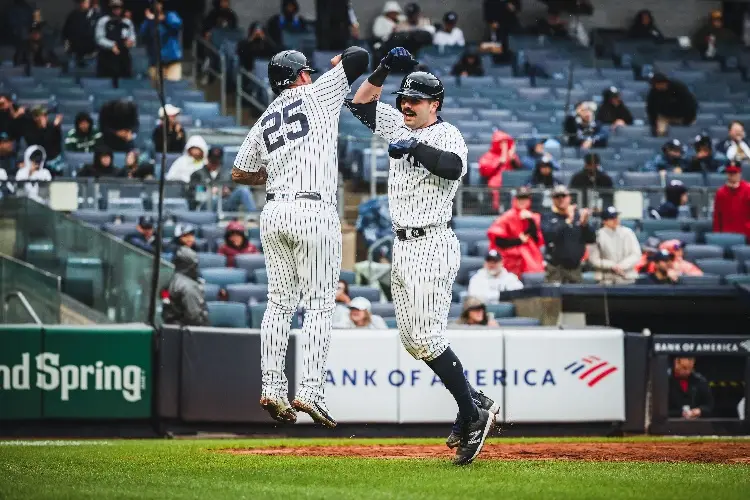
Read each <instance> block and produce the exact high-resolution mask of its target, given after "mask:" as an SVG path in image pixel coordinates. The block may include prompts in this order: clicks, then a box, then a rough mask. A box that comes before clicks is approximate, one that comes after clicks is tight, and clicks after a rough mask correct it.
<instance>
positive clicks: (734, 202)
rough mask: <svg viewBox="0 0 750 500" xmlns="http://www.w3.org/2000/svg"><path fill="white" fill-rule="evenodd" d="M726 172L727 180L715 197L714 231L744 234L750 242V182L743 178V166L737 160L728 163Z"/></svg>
mask: <svg viewBox="0 0 750 500" xmlns="http://www.w3.org/2000/svg"><path fill="white" fill-rule="evenodd" d="M724 172H725V173H726V174H727V182H726V184H725V185H723V186H722V187H720V188H719V189H718V190H717V191H716V197H715V198H714V223H713V231H714V232H715V233H739V234H744V235H745V238H746V239H747V241H748V242H749V243H750V182H747V181H745V180H743V179H742V167H741V166H740V164H739V163H737V162H731V163H730V164H729V165H727V166H726V168H725V169H724Z"/></svg>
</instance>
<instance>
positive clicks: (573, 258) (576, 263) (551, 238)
mask: <svg viewBox="0 0 750 500" xmlns="http://www.w3.org/2000/svg"><path fill="white" fill-rule="evenodd" d="M542 235H543V236H544V241H545V243H546V244H547V246H546V255H547V266H546V268H545V277H544V280H545V282H547V283H561V284H571V283H581V282H583V274H582V270H581V263H582V261H583V257H584V255H585V254H586V245H588V244H590V243H594V242H595V241H596V234H595V233H594V230H593V229H592V228H591V225H590V224H589V210H588V209H587V208H584V209H583V210H580V211H579V210H578V209H577V207H576V206H575V205H572V204H571V203H570V192H569V191H568V189H567V188H566V187H565V186H558V187H556V188H555V189H554V190H553V191H552V210H551V211H550V212H545V213H544V214H543V215H542Z"/></svg>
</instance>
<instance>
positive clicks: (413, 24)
mask: <svg viewBox="0 0 750 500" xmlns="http://www.w3.org/2000/svg"><path fill="white" fill-rule="evenodd" d="M404 15H405V16H406V19H404V20H403V21H402V22H400V23H399V24H398V26H396V31H398V32H405V31H406V32H408V31H424V32H426V33H429V35H430V39H432V37H433V36H434V35H435V26H433V25H432V23H431V22H430V20H429V19H428V18H426V17H425V16H423V15H422V8H421V7H420V6H419V4H418V3H416V2H412V3H409V4H406V7H404Z"/></svg>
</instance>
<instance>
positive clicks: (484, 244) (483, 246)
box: [469, 239, 490, 257]
mask: <svg viewBox="0 0 750 500" xmlns="http://www.w3.org/2000/svg"><path fill="white" fill-rule="evenodd" d="M489 250H490V240H489V239H486V240H483V241H477V242H476V243H475V244H474V248H473V249H470V251H469V255H472V254H473V255H476V256H477V257H485V256H486V255H487V252H489Z"/></svg>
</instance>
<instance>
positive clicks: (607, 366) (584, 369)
mask: <svg viewBox="0 0 750 500" xmlns="http://www.w3.org/2000/svg"><path fill="white" fill-rule="evenodd" d="M565 371H566V372H568V373H570V374H571V375H575V376H577V377H578V379H579V380H583V381H584V382H586V385H588V386H589V387H594V386H595V385H596V384H598V383H599V382H601V381H602V380H604V379H605V378H607V377H608V376H610V375H612V374H613V373H614V372H616V371H617V367H616V366H615V365H613V364H612V363H610V362H609V361H604V360H603V359H601V358H600V357H598V356H586V357H584V358H581V359H580V360H578V361H573V362H572V363H570V364H569V365H568V366H566V367H565Z"/></svg>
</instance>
